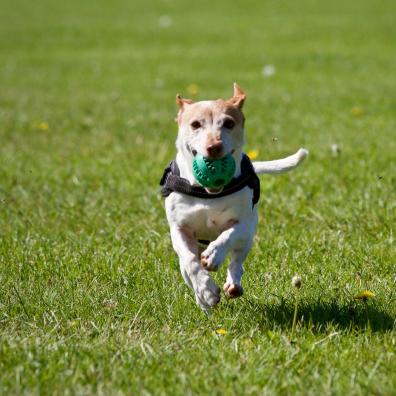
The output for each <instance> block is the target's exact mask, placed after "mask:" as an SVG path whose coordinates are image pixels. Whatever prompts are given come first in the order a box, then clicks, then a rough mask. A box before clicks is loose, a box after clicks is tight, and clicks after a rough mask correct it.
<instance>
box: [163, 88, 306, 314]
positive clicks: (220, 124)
mask: <svg viewBox="0 0 396 396" xmlns="http://www.w3.org/2000/svg"><path fill="white" fill-rule="evenodd" d="M245 100H246V94H245V93H244V91H243V90H242V89H241V88H240V87H239V86H238V84H236V83H234V94H233V96H232V97H231V98H230V99H227V100H223V99H217V100H208V101H199V102H193V101H192V100H191V99H185V98H182V97H181V96H180V95H176V103H177V105H178V107H179V111H178V114H177V117H176V122H177V124H178V127H179V131H178V136H177V140H176V149H177V154H176V159H175V161H173V162H172V163H171V165H170V166H168V168H166V169H165V172H164V175H163V177H162V179H161V183H160V184H161V185H162V192H163V195H164V196H165V197H166V199H165V211H166V217H167V220H168V223H169V227H170V236H171V240H172V245H173V248H174V250H175V251H176V253H177V255H178V257H179V263H180V270H181V274H182V276H183V278H184V281H185V282H186V284H187V285H188V286H189V287H190V288H191V289H192V290H193V291H194V294H195V299H196V302H197V303H198V305H199V306H200V307H201V308H202V309H203V310H204V311H206V312H209V311H210V310H211V308H213V307H214V306H216V305H217V304H218V303H219V301H220V288H219V287H218V286H217V285H216V284H215V282H214V281H213V279H212V277H211V276H210V271H217V270H218V269H219V268H220V266H221V265H222V263H223V262H224V261H225V259H226V256H227V255H228V254H229V253H230V254H231V260H230V264H229V267H228V269H227V279H226V281H225V284H224V287H223V290H224V293H225V295H226V296H227V297H229V298H236V297H240V296H242V294H243V288H242V285H241V278H242V274H243V263H244V260H245V259H246V257H247V255H248V253H249V250H250V248H251V246H252V242H253V237H254V234H255V232H256V226H257V222H258V213H257V201H258V197H259V194H260V190H259V188H260V185H259V180H258V177H257V175H258V174H261V173H280V172H284V171H287V170H291V169H293V168H295V167H296V166H298V165H299V164H300V163H301V162H302V161H303V160H304V159H305V157H306V156H307V155H308V151H307V150H306V149H303V148H301V149H299V150H298V151H297V152H296V153H295V154H293V155H291V156H289V157H286V158H283V159H279V160H274V161H258V162H253V163H252V162H251V161H250V160H249V158H248V157H247V156H246V155H245V154H243V145H244V123H245V117H244V115H243V112H242V107H243V105H244V102H245ZM198 154H200V155H203V156H204V157H206V158H210V159H220V158H223V157H224V156H225V155H227V154H231V155H232V157H233V159H234V160H235V164H236V167H235V174H234V179H233V181H232V182H230V183H229V185H226V186H220V187H219V188H204V187H202V186H199V184H198V182H197V180H196V179H195V177H194V175H193V170H192V162H193V160H194V157H195V156H196V155H198Z"/></svg>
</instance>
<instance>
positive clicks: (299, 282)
mask: <svg viewBox="0 0 396 396" xmlns="http://www.w3.org/2000/svg"><path fill="white" fill-rule="evenodd" d="M291 284H292V286H294V287H296V288H297V289H299V288H300V287H301V286H302V280H301V278H300V277H299V276H298V275H297V274H296V275H294V276H293V278H292V281H291Z"/></svg>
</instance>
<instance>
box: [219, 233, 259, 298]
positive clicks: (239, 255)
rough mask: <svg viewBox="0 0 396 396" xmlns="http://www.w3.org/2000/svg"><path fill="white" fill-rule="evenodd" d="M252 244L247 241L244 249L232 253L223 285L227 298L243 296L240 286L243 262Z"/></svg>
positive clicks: (250, 241)
mask: <svg viewBox="0 0 396 396" xmlns="http://www.w3.org/2000/svg"><path fill="white" fill-rule="evenodd" d="M252 242H253V240H249V241H248V243H247V244H246V245H245V246H244V247H242V248H237V249H234V250H233V251H232V255H231V262H230V265H229V267H228V269H227V280H226V283H225V284H224V293H225V295H226V296H227V297H229V298H237V297H240V296H242V294H243V287H242V285H241V279H242V275H243V262H244V261H245V259H246V256H247V255H248V253H249V250H250V247H251V245H252Z"/></svg>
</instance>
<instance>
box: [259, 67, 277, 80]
mask: <svg viewBox="0 0 396 396" xmlns="http://www.w3.org/2000/svg"><path fill="white" fill-rule="evenodd" d="M261 73H262V74H263V76H264V77H271V76H273V75H274V74H275V73H276V69H275V66H274V65H265V66H264V67H263V69H262V70H261Z"/></svg>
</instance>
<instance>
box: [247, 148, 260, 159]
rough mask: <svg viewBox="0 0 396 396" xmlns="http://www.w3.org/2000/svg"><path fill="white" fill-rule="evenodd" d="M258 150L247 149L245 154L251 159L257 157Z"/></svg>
mask: <svg viewBox="0 0 396 396" xmlns="http://www.w3.org/2000/svg"><path fill="white" fill-rule="evenodd" d="M258 154H259V152H258V150H249V151H248V152H247V156H248V157H249V158H250V159H251V160H255V159H256V158H257V157H258Z"/></svg>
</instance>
